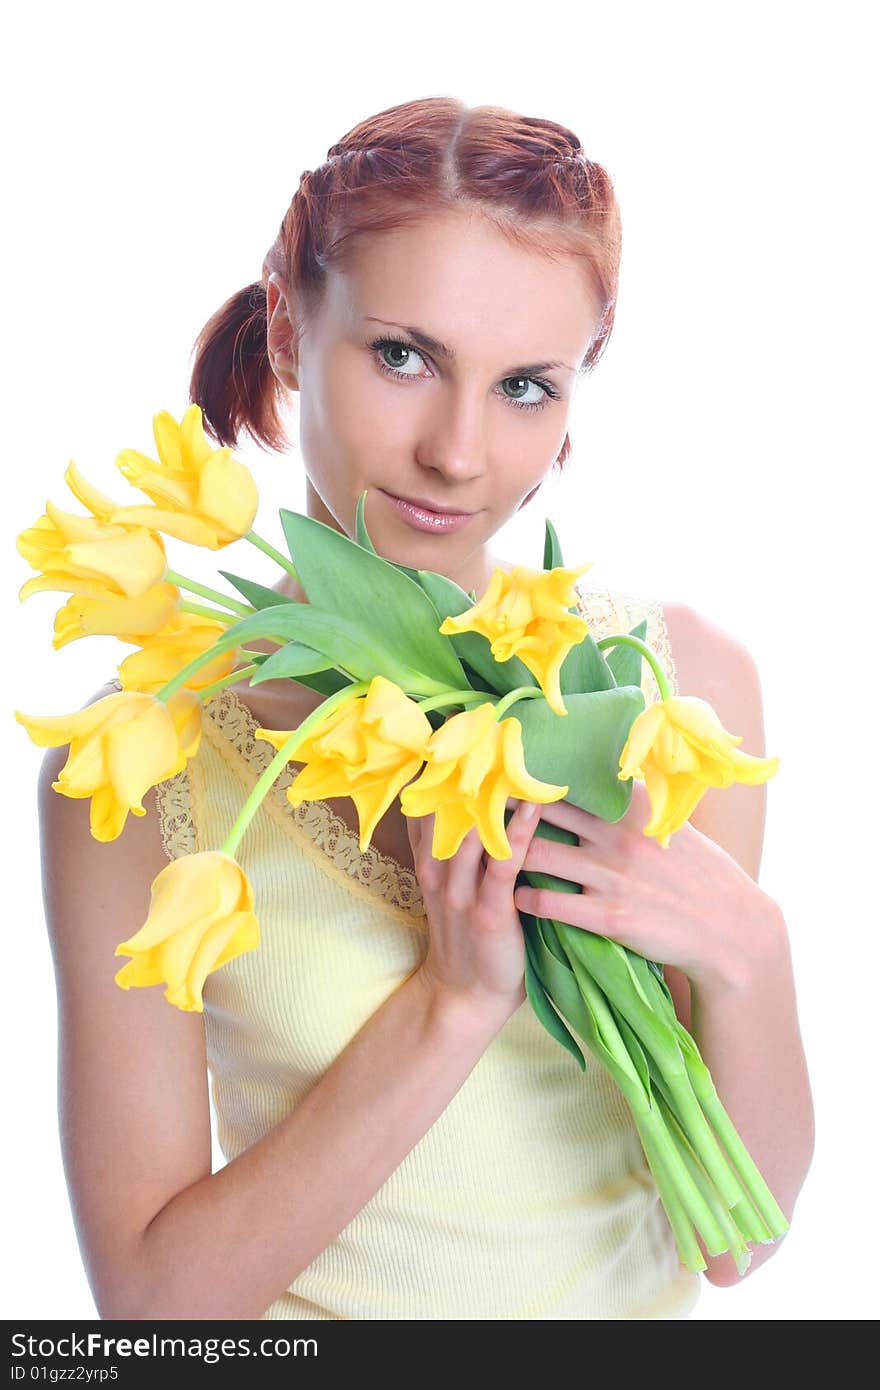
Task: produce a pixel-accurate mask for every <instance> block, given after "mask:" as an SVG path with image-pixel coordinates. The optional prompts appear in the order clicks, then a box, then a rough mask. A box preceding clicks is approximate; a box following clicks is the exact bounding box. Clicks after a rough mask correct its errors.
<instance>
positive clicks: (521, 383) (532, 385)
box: [501, 376, 547, 406]
mask: <svg viewBox="0 0 880 1390" xmlns="http://www.w3.org/2000/svg"><path fill="white" fill-rule="evenodd" d="M501 385H502V386H505V387H506V386H512V388H513V389H512V392H511V394H510V395H509V396H508V400H512V401H513V402H514V403H515V404H517V405H520V404H521V405H536V406H540V405H541V403H542V401H545V400H546V399H547V392H546V390H545V389H544V387H543V386H539V385H538V383H537V381H532V378H531V377H530V376H507V377H505V378H504V380H503V381H502V383H501ZM530 390H531V391H534V392H536V394H535V395H533V396H529V395H528V392H529V391H530ZM506 394H507V393H506V392H505V395H506Z"/></svg>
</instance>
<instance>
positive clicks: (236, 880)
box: [114, 850, 260, 1013]
mask: <svg viewBox="0 0 880 1390" xmlns="http://www.w3.org/2000/svg"><path fill="white" fill-rule="evenodd" d="M259 944H260V928H259V924H258V922H257V919H256V917H255V916H254V895H253V890H252V888H251V885H250V883H249V881H248V878H247V875H246V874H245V872H244V870H243V869H242V867H241V865H240V864H239V863H237V861H236V860H235V859H233V858H231V857H230V856H229V855H228V854H224V853H223V852H222V851H221V850H202V851H200V852H199V853H196V854H185V855H183V856H182V857H181V858H180V859H172V861H171V863H170V864H166V866H165V868H164V869H162V870H161V871H160V872H159V873H158V874H157V875H156V877H155V879H154V880H153V885H152V888H151V890H150V911H149V915H148V917H147V920H146V922H145V923H144V925H143V926H142V927H141V928H140V929H139V930H138V931H136V932H135V934H134V936H132V937H130V938H129V940H128V941H121V942H120V943H119V945H118V946H117V947H116V950H115V952H114V954H115V955H117V956H131V957H132V959H131V960H130V961H128V963H127V964H126V965H124V966H123V967H122V969H121V970H120V971H119V972H118V973H117V974H116V975H115V976H114V979H115V981H116V983H117V984H118V985H119V987H120V988H121V989H131V988H132V986H141V985H159V984H167V986H168V988H167V989H166V990H165V998H166V999H167V1000H168V1002H169V1003H170V1004H174V1005H176V1007H177V1008H178V1009H183V1010H185V1011H187V1012H190V1013H192V1012H196V1013H203V1012H204V1002H203V1000H202V989H203V988H204V984H205V980H206V978H207V976H208V975H209V974H210V973H211V971H212V970H219V969H220V966H221V965H225V964H226V962H227V961H229V960H232V958H233V957H234V956H240V955H241V954H242V953H243V952H244V951H252V950H253V949H254V948H255V947H256V946H259Z"/></svg>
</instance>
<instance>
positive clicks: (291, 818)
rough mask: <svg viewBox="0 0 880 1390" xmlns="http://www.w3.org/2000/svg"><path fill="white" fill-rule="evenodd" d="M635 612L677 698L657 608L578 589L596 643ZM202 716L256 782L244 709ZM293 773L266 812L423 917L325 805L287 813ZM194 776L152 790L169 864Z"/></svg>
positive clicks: (222, 707)
mask: <svg viewBox="0 0 880 1390" xmlns="http://www.w3.org/2000/svg"><path fill="white" fill-rule="evenodd" d="M639 605H641V606H642V607H643V608H644V609H645V610H646V611H647V616H648V640H649V641H650V643H651V646H652V648H653V650H654V651H655V652H656V654H657V657H658V659H659V661H660V664H661V666H662V667H663V669H664V670H665V671H666V673H667V678H668V680H669V684H670V689H671V691H672V693H673V694H676V693H677V692H678V682H677V678H676V670H675V663H674V660H673V656H672V649H671V646H670V642H669V634H668V631H667V628H666V623H665V621H664V618H663V610H662V608H661V607H660V605H659V604H656V603H654V602H653V601H652V602H646V601H645V599H644V597H643V596H642V595H638V594H633V593H626V592H623V591H616V592H615V593H614V594H611V593H609V591H608V590H605V589H595V590H594V589H589V588H587V587H586V586H583V587H582V588H579V589H578V600H577V608H578V612H579V613H580V614H581V616H582V617H583V618H585V619H586V620H587V621H588V622H589V624H590V632H591V634H592V635H593V636H594V637H596V638H599V637H603V636H606V635H607V634H608V633H611V632H615V631H629V628H630V627H632V626H633V623H632V622H631V621H628V612H629V613H631V612H633V611H636V612H637V611H639V607H638V606H639ZM111 684H113V685H115V686H116V687H117V689H121V688H122V687H121V685H120V682H119V681H118V680H115V679H114V680H113V681H111ZM642 688H643V690H645V697H646V703H651V702H652V701H654V700H656V699H658V698H659V689H658V687H657V682H656V679H655V677H654V674H653V672H652V671H651V669H650V667H649V666H648V664H647V662H645V663H644V665H643V683H642ZM203 713H204V714H205V715H207V716H208V718H209V719H210V721H211V724H212V725H214V726H215V728H216V731H217V734H218V735H219V737H215V738H212V743H214V744H215V745H216V746H217V747H218V748H219V750H220V751H221V753H223V754H224V755H227V760H228V761H233V760H234V759H235V758H236V755H237V758H238V759H240V760H241V762H242V763H243V764H244V765H245V766H246V768H247V769H249V771H250V773H251V774H252V775H253V776H254V777H255V778H256V777H259V776H260V775H261V774H262V773H263V771H264V770H265V769H266V767H268V765H269V763H270V762H271V760H272V758H273V757H274V755H275V749H274V748H273V747H272V745H271V744H269V743H267V742H266V741H264V740H262V739H258V738H256V737H255V730H256V729H257V728H258V727H259V726H258V723H257V721H256V720H255V719H254V717H253V715H252V714H251V712H250V710H249V709H248V707H247V705H245V704H244V702H243V701H242V700H241V699H240V698H239V696H238V695H236V694H235V693H234V692H233V691H232V690H231V689H230V688H228V687H227V688H226V689H225V690H221V691H218V693H217V694H216V695H215V696H213V697H212V698H211V699H210V700H209V701H207V703H206V704H205V706H204V710H203ZM229 755H231V756H229ZM299 771H300V769H299V768H293V767H292V766H291V765H290V764H288V765H287V767H286V768H285V769H284V770H283V771H282V772H281V773H280V774H279V775H278V777H277V778H276V780H275V782H274V783H273V785H272V787H271V788H270V790H269V792H268V793H267V796H266V800H265V802H264V809H266V808H270V809H271V810H273V811H274V812H275V813H276V815H277V814H278V812H280V813H281V816H282V817H283V818H284V819H285V820H286V821H287V824H288V828H289V829H293V827H294V826H295V827H296V829H298V830H299V831H300V832H301V833H302V834H303V835H304V836H305V837H306V840H307V841H309V842H311V845H312V846H314V847H315V849H316V850H317V851H318V852H319V857H321V858H323V859H325V860H328V861H329V862H330V864H332V865H334V866H336V867H337V868H338V869H340V870H341V871H342V873H343V874H344V875H345V877H346V878H347V879H348V880H349V881H350V882H351V883H352V886H354V885H357V887H359V888H361V889H363V888H366V889H367V890H369V891H370V892H371V893H375V894H377V895H378V896H379V897H381V898H382V899H384V901H385V902H386V903H388V904H389V905H390V906H391V907H394V908H397V909H398V910H400V911H402V912H404V913H405V914H407V916H408V917H409V918H410V919H412V918H413V917H420V916H421V917H423V916H425V908H424V900H423V898H422V894H421V889H420V887H419V882H418V878H417V877H416V875H415V874H414V873H413V871H412V869H410V868H408V867H407V866H406V865H404V864H401V863H399V861H398V860H396V859H393V858H392V857H391V856H390V855H386V854H383V853H382V852H381V851H380V850H378V849H376V847H375V846H373V845H371V846H369V847H368V848H367V850H366V851H365V852H364V853H362V852H361V849H360V846H359V843H358V837H357V835H356V834H355V832H354V831H353V830H351V829H350V828H349V826H347V825H346V823H345V821H343V820H342V819H341V818H340V817H339V816H337V815H336V813H335V812H334V811H333V810H332V808H331V807H330V805H329V804H328V803H327V802H326V801H304V802H302V803H301V804H300V805H299V806H291V804H290V802H289V801H288V800H287V795H286V793H287V790H288V788H289V786H290V785H291V783H292V782H293V781H294V780H295V778H296V777H297V775H298V773H299ZM200 776H201V771H200V768H199V764H198V755H196V757H195V758H194V759H191V760H190V762H189V763H188V765H187V767H186V768H184V769H183V771H182V772H179V773H177V774H176V775H175V776H174V777H170V778H168V779H167V780H166V781H165V782H160V783H158V784H157V786H156V805H157V809H158V815H159V824H160V829H161V833H162V841H163V844H164V846H165V851H166V853H167V855H168V857H169V859H176V858H179V857H180V856H181V855H184V854H192V853H195V852H196V850H197V849H198V837H197V826H196V825H195V821H194V816H193V801H194V799H195V798H194V796H193V788H192V785H191V783H192V781H195V780H196V779H198V778H199V777H200ZM196 790H198V788H196ZM291 822H292V824H291ZM297 838H299V837H297Z"/></svg>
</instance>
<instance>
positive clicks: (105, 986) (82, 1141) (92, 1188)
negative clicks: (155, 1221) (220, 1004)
mask: <svg viewBox="0 0 880 1390" xmlns="http://www.w3.org/2000/svg"><path fill="white" fill-rule="evenodd" d="M115 691H116V687H115V686H113V685H111V684H108V685H107V686H104V687H102V689H100V690H99V691H97V692H96V694H95V695H94V696H93V697H92V699H91V700H88V701H86V704H87V705H88V704H93V703H95V701H96V700H99V699H102V698H103V697H104V696H107V695H110V694H113V693H115ZM69 751H70V749H69V745H63V746H62V747H61V748H50V749H47V751H46V753H45V755H44V758H43V763H42V768H41V772H40V785H39V792H38V811H39V830H40V845H41V859H42V871H43V904H44V911H45V919H46V926H47V930H48V934H49V940H50V944H51V949H52V957H53V963H54V969H55V979H56V989H57V1001H58V1059H59V1076H58V1097H59V1128H60V1134H61V1143H62V1150H63V1156H64V1165H65V1173H66V1177H67V1183H68V1189H69V1191H70V1198H71V1207H72V1210H73V1214H74V1219H75V1222H76V1227H77V1234H78V1236H79V1240H80V1245H81V1248H82V1250H83V1256H84V1260H85V1264H86V1269H87V1272H88V1276H89V1281H90V1284H91V1287H92V1293H93V1296H94V1298H95V1302H96V1304H97V1307H98V1310H99V1315H100V1316H101V1317H121V1318H124V1317H137V1316H138V1315H139V1314H138V1310H139V1308H140V1307H141V1306H142V1300H143V1299H144V1297H145V1296H146V1294H145V1290H144V1287H143V1284H142V1274H143V1271H142V1268H141V1267H140V1249H141V1238H142V1235H143V1232H144V1231H145V1229H146V1227H147V1226H148V1224H149V1222H150V1221H151V1220H152V1218H153V1217H154V1216H155V1215H156V1213H157V1212H158V1211H159V1210H161V1208H162V1207H163V1206H165V1205H166V1204H167V1203H168V1202H169V1201H170V1200H171V1199H172V1198H173V1197H174V1195H175V1194H176V1193H178V1192H180V1191H181V1190H182V1189H183V1188H184V1187H187V1186H189V1185H190V1184H191V1183H194V1182H196V1181H198V1180H199V1179H200V1178H202V1177H204V1176H206V1175H207V1174H209V1173H210V1172H211V1125H210V1105H209V1100H208V1093H207V1069H206V1068H207V1063H206V1048H205V1037H204V1021H203V1018H202V1015H201V1014H199V1013H184V1012H182V1011H181V1010H179V1009H176V1008H175V1007H174V1006H173V1005H171V1004H169V1003H168V1001H167V1000H166V999H165V998H164V994H163V990H162V988H161V987H160V986H153V987H151V988H139V989H129V990H123V989H121V988H120V987H119V985H117V984H116V982H115V975H116V974H117V973H118V971H119V970H120V969H121V968H122V966H123V963H124V962H123V960H122V959H121V958H120V957H119V956H117V955H116V954H115V951H116V947H117V945H118V944H119V943H120V942H121V941H125V940H127V939H128V938H129V937H131V936H133V935H134V934H135V932H136V931H137V930H138V929H139V928H140V927H141V926H142V925H143V923H144V921H145V920H146V918H147V915H148V913H149V908H150V897H151V885H152V882H153V880H154V879H155V877H156V876H157V874H158V873H159V872H160V871H161V870H162V869H163V868H164V867H165V866H166V864H167V863H168V862H169V860H168V858H167V855H166V852H165V848H164V845H163V841H162V836H161V830H160V825H159V818H158V810H157V807H156V804H155V789H154V788H152V789H151V790H150V791H149V792H148V793H147V795H145V796H144V798H143V805H144V809H145V812H146V814H145V815H143V816H132V815H129V816H128V819H127V820H126V823H125V827H124V829H123V831H122V833H121V834H120V835H119V836H118V837H117V838H116V839H115V840H112V841H110V842H108V843H103V842H100V841H97V840H96V839H95V838H94V837H93V836H92V833H91V826H90V800H89V798H87V797H85V798H81V799H80V798H76V799H74V798H71V797H67V796H64V795H63V794H62V793H60V792H58V791H55V790H54V789H53V786H52V783H53V782H54V781H55V780H56V779H57V776H58V773H59V771H60V770H61V768H62V767H63V766H64V764H65V762H66V760H67V757H68V756H69Z"/></svg>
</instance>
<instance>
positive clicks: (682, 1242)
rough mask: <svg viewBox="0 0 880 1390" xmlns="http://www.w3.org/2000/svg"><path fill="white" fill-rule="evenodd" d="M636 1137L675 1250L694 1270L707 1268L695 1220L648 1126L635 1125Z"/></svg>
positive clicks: (689, 1267)
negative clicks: (678, 1190) (695, 1230)
mask: <svg viewBox="0 0 880 1390" xmlns="http://www.w3.org/2000/svg"><path fill="white" fill-rule="evenodd" d="M636 1128H637V1129H638V1132H639V1139H640V1141H641V1145H642V1148H643V1149H644V1151H645V1158H646V1159H647V1160H648V1167H649V1168H650V1170H651V1176H652V1177H653V1179H654V1183H655V1185H656V1187H657V1191H658V1192H659V1194H660V1201H661V1202H662V1203H663V1209H664V1211H665V1212H666V1215H667V1217H668V1218H669V1224H670V1226H671V1227H672V1234H673V1235H674V1236H675V1243H676V1245H677V1246H678V1253H679V1255H680V1256H681V1258H682V1260H683V1261H684V1264H685V1265H686V1267H687V1268H688V1269H690V1270H693V1271H694V1272H695V1273H697V1272H699V1271H700V1270H701V1269H705V1268H706V1261H705V1260H704V1259H703V1252H702V1250H701V1249H700V1247H699V1245H698V1244H697V1237H696V1235H695V1233H694V1223H693V1221H691V1219H690V1217H689V1216H688V1214H687V1211H686V1210H685V1207H684V1203H683V1202H682V1200H681V1198H680V1197H679V1195H678V1192H677V1190H676V1186H675V1180H674V1178H673V1175H672V1173H671V1172H670V1171H669V1168H668V1166H667V1164H666V1163H665V1162H664V1159H663V1155H662V1153H661V1151H660V1149H659V1148H658V1146H657V1144H656V1143H655V1142H654V1138H653V1136H652V1135H651V1134H650V1133H649V1132H648V1130H647V1129H646V1128H645V1127H643V1126H639V1125H637V1126H636Z"/></svg>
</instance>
